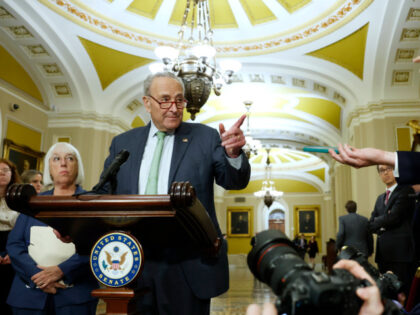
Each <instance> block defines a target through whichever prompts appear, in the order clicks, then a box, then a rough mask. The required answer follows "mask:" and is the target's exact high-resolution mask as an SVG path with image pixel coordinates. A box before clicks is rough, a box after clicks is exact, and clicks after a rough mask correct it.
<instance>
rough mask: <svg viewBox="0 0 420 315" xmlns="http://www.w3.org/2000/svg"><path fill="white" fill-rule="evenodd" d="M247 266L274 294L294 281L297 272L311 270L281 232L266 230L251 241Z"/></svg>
mask: <svg viewBox="0 0 420 315" xmlns="http://www.w3.org/2000/svg"><path fill="white" fill-rule="evenodd" d="M251 245H252V250H251V251H250V252H249V254H248V259H247V261H248V266H249V269H250V270H251V272H252V273H253V274H254V276H255V277H256V278H257V279H258V280H260V281H262V282H264V283H267V284H268V285H269V286H270V288H271V289H272V290H273V292H274V293H275V294H277V295H278V294H280V292H281V290H282V289H283V287H284V286H286V285H287V283H288V282H290V281H292V280H293V279H294V275H295V273H296V271H298V270H311V268H310V267H309V265H307V264H306V263H305V262H304V261H303V260H302V259H301V258H300V257H299V256H298V254H297V252H296V251H295V249H294V245H293V244H292V242H291V241H290V240H289V239H288V238H287V236H286V235H284V234H283V233H282V232H280V231H277V230H267V231H263V232H261V233H258V234H257V235H256V236H255V237H254V238H253V239H252V241H251Z"/></svg>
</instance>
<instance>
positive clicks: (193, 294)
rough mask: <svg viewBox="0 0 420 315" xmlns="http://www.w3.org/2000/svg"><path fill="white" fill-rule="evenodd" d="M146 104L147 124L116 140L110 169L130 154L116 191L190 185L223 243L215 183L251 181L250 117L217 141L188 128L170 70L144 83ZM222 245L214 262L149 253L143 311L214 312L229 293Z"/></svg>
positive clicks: (212, 133) (210, 133)
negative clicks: (245, 127)
mask: <svg viewBox="0 0 420 315" xmlns="http://www.w3.org/2000/svg"><path fill="white" fill-rule="evenodd" d="M143 102H144V105H145V108H146V110H147V111H148V112H149V113H150V115H151V121H150V123H149V124H148V125H147V126H145V127H140V128H135V129H132V130H130V131H128V132H125V133H123V134H121V135H118V136H116V137H115V138H114V139H113V140H112V143H111V146H110V149H109V152H110V154H109V156H108V158H107V159H106V161H105V164H104V170H106V169H107V168H108V167H109V165H110V164H111V163H112V161H113V160H114V158H115V157H116V155H117V153H118V152H120V151H121V150H123V149H125V150H127V151H129V152H130V156H129V158H128V160H127V161H126V162H125V163H124V164H123V165H122V166H121V168H120V171H119V173H118V175H117V187H116V190H115V191H116V193H117V194H146V195H152V194H168V191H169V188H170V186H171V184H172V182H174V181H177V182H185V181H189V182H190V183H191V184H192V186H193V187H194V188H195V190H196V193H197V198H198V199H199V200H200V201H201V203H202V204H203V206H204V208H205V209H206V210H207V212H208V214H209V216H210V218H211V220H212V221H213V224H214V226H215V227H216V230H217V232H218V234H219V236H220V237H221V231H220V227H219V224H218V222H217V218H216V212H215V206H214V196H213V184H214V181H216V183H217V184H218V185H220V186H222V187H223V188H225V189H243V188H245V187H246V186H247V184H248V182H249V178H250V165H249V162H248V160H247V158H246V156H245V154H244V152H243V151H242V147H243V146H244V145H245V137H244V135H243V132H242V131H241V129H240V126H241V125H242V123H243V121H244V119H245V117H246V116H245V115H243V116H242V117H241V118H239V120H238V121H237V122H236V123H235V124H234V125H233V126H232V127H231V128H230V129H229V130H227V131H226V130H225V128H224V126H223V124H220V125H219V131H220V135H219V134H218V133H217V131H216V130H214V129H213V128H210V127H208V126H205V125H202V124H198V123H186V122H183V121H182V116H183V111H184V108H185V106H186V103H187V101H186V100H185V98H184V84H183V82H182V79H180V78H179V77H177V76H175V75H174V74H172V73H168V72H161V73H156V74H154V75H151V76H149V77H148V78H147V79H146V80H145V82H144V96H143ZM103 175H104V173H102V176H103ZM104 192H105V193H107V192H108V191H107V190H106V187H105V189H104ZM157 232H158V231H157ZM221 239H222V242H223V244H222V246H221V248H220V252H219V253H218V256H217V257H213V258H210V257H206V256H204V255H203V254H201V253H199V252H198V251H197V252H191V251H189V252H188V253H187V252H186V251H183V250H179V249H178V250H175V249H173V248H172V249H162V250H159V251H158V253H156V252H155V253H146V252H145V256H146V259H145V266H144V270H143V273H142V274H141V276H140V279H139V282H138V286H139V287H140V288H143V287H149V288H151V292H150V293H147V294H145V295H144V296H143V297H141V299H140V301H139V304H138V310H139V311H140V313H141V314H171V315H172V314H182V315H184V314H200V315H202V314H209V313H210V299H211V298H212V297H215V296H217V295H220V294H222V293H223V292H225V291H227V289H228V287H229V270H228V261H227V246H226V240H224V239H223V238H222V237H221Z"/></svg>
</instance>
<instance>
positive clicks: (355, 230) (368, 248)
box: [336, 200, 373, 257]
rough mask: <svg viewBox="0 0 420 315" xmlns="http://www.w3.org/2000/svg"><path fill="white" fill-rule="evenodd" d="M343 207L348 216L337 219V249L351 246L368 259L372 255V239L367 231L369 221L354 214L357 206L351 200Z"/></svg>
mask: <svg viewBox="0 0 420 315" xmlns="http://www.w3.org/2000/svg"><path fill="white" fill-rule="evenodd" d="M345 207H346V210H347V212H348V214H347V215H343V216H341V217H340V218H339V219H338V221H339V227H338V233H337V243H336V246H337V249H338V250H341V247H343V246H353V247H354V248H356V249H357V250H359V251H361V252H362V253H363V254H364V255H365V256H366V257H369V256H370V255H372V253H373V237H372V233H370V231H369V221H368V219H367V218H365V217H364V216H361V215H359V214H357V213H356V211H357V204H356V202H354V201H353V200H349V201H347V202H346V205H345Z"/></svg>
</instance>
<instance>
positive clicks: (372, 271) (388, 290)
mask: <svg viewBox="0 0 420 315" xmlns="http://www.w3.org/2000/svg"><path fill="white" fill-rule="evenodd" d="M338 259H351V260H354V261H357V262H358V263H359V264H360V265H361V266H362V267H363V268H364V269H365V270H366V272H367V273H368V274H369V275H370V276H371V277H372V278H373V280H375V282H376V285H377V286H378V288H379V291H380V292H381V296H382V297H384V298H387V299H391V300H398V293H400V292H401V288H402V286H403V283H402V282H401V281H400V280H399V279H398V277H397V276H396V275H395V274H393V273H384V274H381V273H380V272H379V270H378V269H376V268H375V267H374V266H372V264H370V263H369V261H368V260H367V258H366V256H365V255H364V254H363V253H362V252H360V251H359V250H357V249H356V248H354V247H353V246H344V247H343V248H342V249H341V253H340V255H338Z"/></svg>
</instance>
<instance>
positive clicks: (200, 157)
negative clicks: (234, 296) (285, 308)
mask: <svg viewBox="0 0 420 315" xmlns="http://www.w3.org/2000/svg"><path fill="white" fill-rule="evenodd" d="M149 130H150V123H149V124H148V125H147V126H146V127H140V128H135V129H132V130H130V131H127V132H125V133H123V134H121V135H118V136H116V137H115V138H114V139H113V140H112V143H111V146H110V149H109V156H108V158H107V159H106V160H105V164H104V169H106V168H107V167H108V166H109V164H110V163H111V162H112V161H113V159H114V158H115V156H116V154H118V153H119V152H120V151H121V150H122V149H126V150H127V151H129V152H130V156H129V158H128V160H127V162H125V163H124V164H123V165H122V166H121V168H120V171H119V172H118V175H117V183H118V184H117V189H116V193H117V194H138V188H139V187H138V183H139V171H140V164H141V160H142V157H143V153H144V148H145V145H146V141H147V137H148V134H149ZM249 178H250V165H249V162H248V159H247V158H246V156H245V154H244V153H242V164H241V168H240V169H239V170H236V169H235V168H234V167H232V166H231V165H230V164H229V161H228V160H227V157H226V153H225V150H224V148H223V147H222V146H221V141H220V136H219V134H218V132H217V131H216V130H215V129H213V128H210V127H208V126H205V125H201V124H191V123H184V122H183V123H181V125H180V126H179V127H178V129H177V130H176V132H175V139H174V148H173V154H172V160H171V167H170V172H169V181H168V191H169V188H170V185H171V184H172V182H174V181H178V182H179V181H189V182H190V183H191V184H192V185H193V187H194V188H195V190H196V193H197V197H198V199H199V200H200V201H201V203H202V204H203V206H204V208H205V209H206V210H207V212H208V214H209V216H210V218H211V220H212V221H213V224H214V226H215V227H216V229H217V232H218V234H219V235H221V231H220V227H219V223H218V221H217V218H216V211H215V207H214V196H213V195H214V194H213V184H214V181H216V183H217V184H218V185H220V186H222V187H223V188H225V189H243V188H245V187H246V186H247V185H248V182H249ZM105 188H106V187H105ZM219 254H220V255H219V257H218V258H217V259H207V258H204V257H203V256H202V255H200V254H199V253H195V254H193V256H192V257H188V258H186V257H178V260H179V261H180V265H181V268H182V270H183V272H184V275H185V278H186V280H187V282H188V284H189V286H190V287H191V289H192V290H193V292H194V294H195V295H196V296H197V297H199V298H201V299H207V298H211V297H214V296H217V295H219V294H221V293H223V292H225V291H226V290H227V289H228V288H229V270H228V261H227V246H226V242H225V241H224V244H223V247H222V249H221V251H220V253H219ZM190 256H191V255H190ZM171 259H173V257H172V258H171ZM146 260H147V258H146ZM146 267H147V266H145V268H146Z"/></svg>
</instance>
